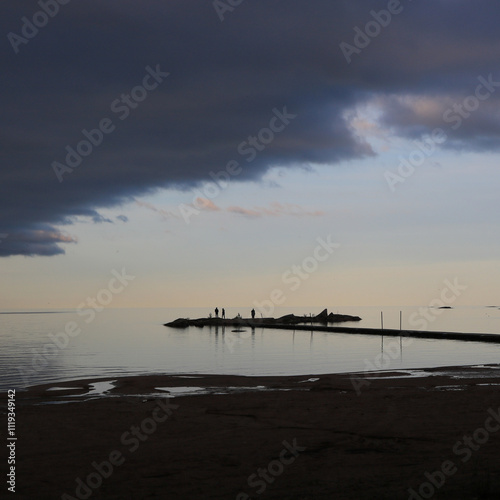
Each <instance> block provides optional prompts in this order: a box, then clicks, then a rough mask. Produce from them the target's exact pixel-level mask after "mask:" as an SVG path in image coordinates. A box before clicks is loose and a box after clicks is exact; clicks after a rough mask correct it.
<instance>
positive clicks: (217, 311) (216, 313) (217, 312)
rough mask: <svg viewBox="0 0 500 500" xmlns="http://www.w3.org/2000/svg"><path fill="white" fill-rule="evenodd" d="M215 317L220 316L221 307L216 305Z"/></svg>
mask: <svg viewBox="0 0 500 500" xmlns="http://www.w3.org/2000/svg"><path fill="white" fill-rule="evenodd" d="M215 317H216V318H218V317H219V309H218V308H217V307H216V308H215Z"/></svg>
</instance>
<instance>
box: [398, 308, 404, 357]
mask: <svg viewBox="0 0 500 500" xmlns="http://www.w3.org/2000/svg"><path fill="white" fill-rule="evenodd" d="M402 324H403V311H399V358H400V361H401V362H402V361H403V340H402V338H401V328H402Z"/></svg>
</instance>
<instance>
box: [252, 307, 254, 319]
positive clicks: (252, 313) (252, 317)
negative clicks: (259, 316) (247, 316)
mask: <svg viewBox="0 0 500 500" xmlns="http://www.w3.org/2000/svg"><path fill="white" fill-rule="evenodd" d="M252 319H255V309H252Z"/></svg>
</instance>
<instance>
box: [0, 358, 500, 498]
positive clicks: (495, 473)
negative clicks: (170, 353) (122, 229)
mask: <svg viewBox="0 0 500 500" xmlns="http://www.w3.org/2000/svg"><path fill="white" fill-rule="evenodd" d="M427 372H428V374H430V376H427V377H420V378H417V377H406V378H401V377H400V375H402V374H403V373H402V372H394V373H392V374H388V373H385V374H383V376H381V375H380V374H379V375H376V374H374V376H375V377H376V378H377V379H376V380H367V379H366V378H365V374H358V375H357V376H356V378H357V379H358V380H357V382H356V383H357V385H358V386H359V383H360V382H361V383H362V384H363V385H361V386H359V387H358V389H359V391H358V392H359V394H358V393H357V392H356V390H355V387H354V385H353V380H352V378H353V376H351V375H311V376H300V377H250V378H248V377H233V376H204V377H203V378H179V377H173V376H146V377H127V378H122V379H118V381H117V386H116V389H114V390H113V391H112V392H111V393H110V394H112V395H114V396H115V397H104V398H99V399H93V400H86V398H85V396H83V397H77V398H75V397H70V398H63V397H61V395H62V394H73V395H78V394H84V393H85V392H86V391H87V390H88V384H89V383H91V382H95V380H92V381H84V382H71V383H67V384H58V386H61V385H67V386H68V387H82V388H84V389H83V390H70V391H68V392H57V393H56V392H47V391H46V389H47V387H49V386H44V387H37V388H33V389H31V390H30V391H28V392H26V393H17V405H18V406H17V434H18V441H17V450H16V453H17V470H16V473H17V482H16V495H12V494H10V493H9V492H7V491H6V488H5V486H4V487H3V489H2V491H1V493H0V496H2V497H5V498H20V499H48V498H50V499H59V498H66V499H70V498H92V499H94V498H113V499H143V498H144V499H165V498H167V499H170V498H172V499H212V498H213V499H237V498H238V499H240V500H243V499H246V498H261V499H263V500H264V499H269V498H275V499H276V498H279V499H297V500H298V499H302V500H306V499H328V500H331V499H344V498H345V499H347V498H349V499H356V500H360V499H370V500H373V499H391V500H393V499H406V498H415V499H418V498H430V497H431V496H432V498H446V499H454V500H455V499H462V498H464V499H472V498H500V446H499V444H500V391H499V389H500V385H498V384H500V370H499V369H498V368H497V367H483V368H450V369H439V370H428V371H427ZM398 374H399V377H398ZM391 375H392V376H394V377H396V378H388V376H391ZM456 377H460V378H456ZM461 377H463V378H461ZM309 378H319V380H317V381H307V382H303V381H305V380H307V379H309ZM484 384H494V385H484ZM175 386H206V387H212V388H217V387H228V386H232V387H238V386H241V387H255V386H265V387H267V388H271V389H273V390H272V391H265V392H262V391H260V392H258V391H243V392H238V391H236V392H233V393H231V394H229V395H228V394H225V395H217V394H209V395H201V396H186V397H175V398H168V399H166V398H162V400H161V401H163V404H161V405H160V406H159V405H158V402H157V401H156V400H155V399H154V397H152V396H149V397H148V396H144V395H147V394H151V393H158V392H159V391H157V390H156V389H155V388H158V387H175ZM442 386H454V387H442ZM290 389H291V390H290ZM141 395H142V396H141ZM61 399H70V400H77V402H72V403H67V404H46V403H49V402H51V401H54V400H61ZM4 402H5V400H3V401H2V403H4ZM165 402H167V403H165ZM41 403H44V404H41ZM174 405H177V406H175V407H174ZM2 413H4V411H2ZM2 425H3V424H2ZM2 462H3V464H5V460H3V461H2ZM93 463H94V465H92V464H93ZM97 469H99V471H100V472H97ZM111 469H112V470H111ZM2 470H3V469H2ZM435 471H440V472H437V473H436V472H435ZM443 471H444V472H443ZM426 473H427V475H426ZM78 478H80V480H81V481H78V482H77V479H78ZM432 481H433V482H434V485H433V484H432ZM83 483H89V484H90V487H89V486H81V485H82V484H83ZM424 483H426V484H424ZM4 484H5V483H4ZM78 485H80V486H79V487H78ZM409 488H414V490H415V491H416V492H419V493H418V496H417V494H415V495H413V496H410V495H411V493H410V492H409ZM64 493H65V494H66V496H64Z"/></svg>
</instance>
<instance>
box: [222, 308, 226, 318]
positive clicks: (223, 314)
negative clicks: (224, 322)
mask: <svg viewBox="0 0 500 500" xmlns="http://www.w3.org/2000/svg"><path fill="white" fill-rule="evenodd" d="M222 319H226V310H225V309H224V308H222Z"/></svg>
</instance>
